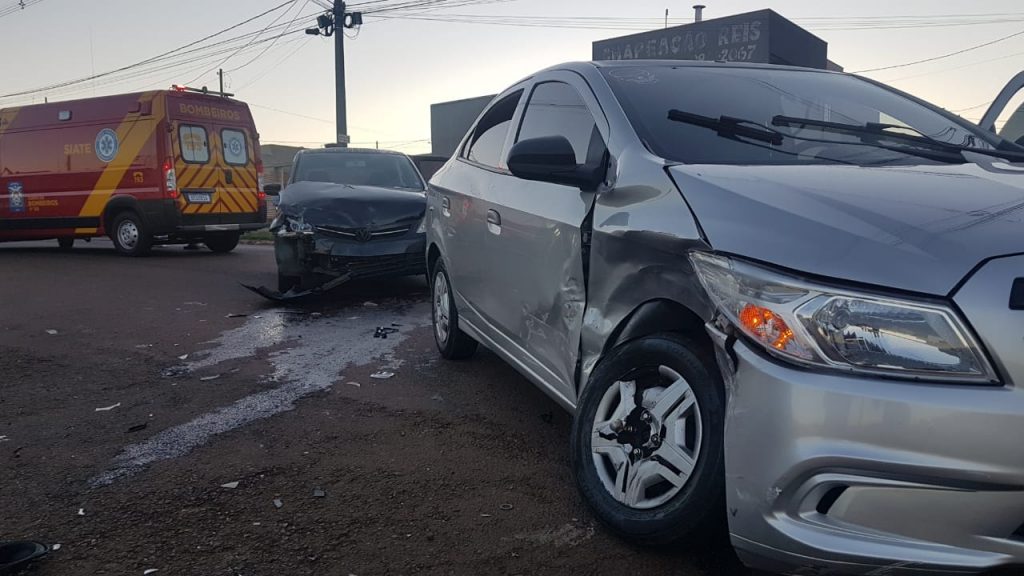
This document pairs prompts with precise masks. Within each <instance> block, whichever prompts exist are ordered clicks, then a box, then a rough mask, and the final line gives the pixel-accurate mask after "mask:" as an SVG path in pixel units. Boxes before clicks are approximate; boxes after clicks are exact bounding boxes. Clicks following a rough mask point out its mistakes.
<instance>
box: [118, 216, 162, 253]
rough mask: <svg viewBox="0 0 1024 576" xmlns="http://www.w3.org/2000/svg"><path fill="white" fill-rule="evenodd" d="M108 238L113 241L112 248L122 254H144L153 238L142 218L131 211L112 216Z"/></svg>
mask: <svg viewBox="0 0 1024 576" xmlns="http://www.w3.org/2000/svg"><path fill="white" fill-rule="evenodd" d="M110 239H111V240H113V241H114V248H117V251H118V252H120V253H121V254H122V255H124V256H144V255H146V254H148V253H149V249H150V248H151V247H152V246H153V239H152V238H151V237H150V235H149V232H148V231H147V230H146V225H145V224H143V223H142V218H140V217H139V215H138V214H136V213H135V212H131V211H125V212H121V213H120V214H118V215H117V216H114V220H113V224H112V225H111V227H110Z"/></svg>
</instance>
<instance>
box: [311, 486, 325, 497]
mask: <svg viewBox="0 0 1024 576" xmlns="http://www.w3.org/2000/svg"><path fill="white" fill-rule="evenodd" d="M325 496H327V492H324V491H323V489H321V488H314V489H313V497H314V498H323V497H325Z"/></svg>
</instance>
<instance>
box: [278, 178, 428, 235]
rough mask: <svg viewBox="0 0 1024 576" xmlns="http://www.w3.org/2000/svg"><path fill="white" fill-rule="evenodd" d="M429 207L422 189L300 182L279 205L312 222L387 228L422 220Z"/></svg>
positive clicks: (282, 197) (283, 197)
mask: <svg viewBox="0 0 1024 576" xmlns="http://www.w3.org/2000/svg"><path fill="white" fill-rule="evenodd" d="M426 207H427V200H426V196H424V194H423V193H422V192H415V191H408V190H395V189H392V188H377V187H374V186H346V185H341V184H330V183H324V182H297V183H295V184H290V185H289V186H288V187H287V188H286V189H285V190H284V191H283V192H282V193H281V203H280V205H279V206H278V209H279V210H280V211H281V213H283V214H286V215H288V216H301V217H302V219H303V220H304V221H305V222H306V223H307V224H310V225H312V226H320V225H329V226H336V227H340V228H385V227H388V226H391V225H395V224H403V223H408V222H410V221H419V220H422V219H423V214H424V213H425V212H426Z"/></svg>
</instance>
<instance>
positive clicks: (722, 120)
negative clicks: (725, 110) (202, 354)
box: [668, 110, 783, 146]
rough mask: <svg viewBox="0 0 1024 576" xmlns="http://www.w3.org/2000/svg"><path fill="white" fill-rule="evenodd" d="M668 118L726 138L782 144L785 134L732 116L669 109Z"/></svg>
mask: <svg viewBox="0 0 1024 576" xmlns="http://www.w3.org/2000/svg"><path fill="white" fill-rule="evenodd" d="M668 119H669V120H672V121H674V122H683V123H686V124H693V125H694V126H701V127H703V128H710V129H712V130H715V131H716V132H718V135H719V136H724V137H726V138H730V137H734V136H743V137H744V138H750V139H751V140H758V141H760V142H767V143H769V144H772V145H775V146H779V145H781V144H782V138H783V136H782V133H781V132H778V131H776V130H772V129H770V128H762V127H761V126H760V125H758V124H757V123H756V122H753V121H750V120H744V119H742V118H733V117H732V116H719V117H718V118H713V117H711V116H701V115H700V114H691V113H689V112H683V111H682V110H669V111H668Z"/></svg>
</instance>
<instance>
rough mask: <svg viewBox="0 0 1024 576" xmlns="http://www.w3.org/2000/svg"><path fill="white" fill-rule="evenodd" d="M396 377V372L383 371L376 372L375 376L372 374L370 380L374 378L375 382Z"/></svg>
mask: <svg viewBox="0 0 1024 576" xmlns="http://www.w3.org/2000/svg"><path fill="white" fill-rule="evenodd" d="M394 376H395V373H394V372H388V371H386V370H381V371H380V372H374V373H373V374H370V378H373V379H375V380H387V379H388V378H393V377H394Z"/></svg>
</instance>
